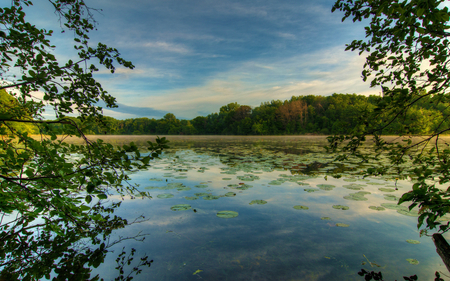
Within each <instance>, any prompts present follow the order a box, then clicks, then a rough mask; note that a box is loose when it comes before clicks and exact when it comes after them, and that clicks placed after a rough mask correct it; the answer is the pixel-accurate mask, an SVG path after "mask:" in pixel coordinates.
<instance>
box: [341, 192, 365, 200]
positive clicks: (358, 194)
mask: <svg viewBox="0 0 450 281" xmlns="http://www.w3.org/2000/svg"><path fill="white" fill-rule="evenodd" d="M366 194H370V192H368V191H358V192H355V193H350V194H349V195H347V196H344V199H347V200H354V201H367V200H368V199H367V198H366V197H364V195H366Z"/></svg>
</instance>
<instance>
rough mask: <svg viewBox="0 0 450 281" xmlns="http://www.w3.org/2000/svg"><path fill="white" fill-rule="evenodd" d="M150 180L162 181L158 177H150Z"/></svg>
mask: <svg viewBox="0 0 450 281" xmlns="http://www.w3.org/2000/svg"><path fill="white" fill-rule="evenodd" d="M149 180H150V181H163V179H158V178H151V179H149Z"/></svg>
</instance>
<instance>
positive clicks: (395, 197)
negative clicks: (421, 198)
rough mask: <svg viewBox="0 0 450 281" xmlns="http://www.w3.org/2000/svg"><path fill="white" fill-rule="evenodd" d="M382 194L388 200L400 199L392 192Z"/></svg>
mask: <svg viewBox="0 0 450 281" xmlns="http://www.w3.org/2000/svg"><path fill="white" fill-rule="evenodd" d="M383 195H384V199H385V200H389V201H398V200H399V199H400V197H397V196H395V195H393V194H383Z"/></svg>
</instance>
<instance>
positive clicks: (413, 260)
mask: <svg viewBox="0 0 450 281" xmlns="http://www.w3.org/2000/svg"><path fill="white" fill-rule="evenodd" d="M406 260H407V261H408V262H409V263H410V264H419V261H418V260H416V259H406Z"/></svg>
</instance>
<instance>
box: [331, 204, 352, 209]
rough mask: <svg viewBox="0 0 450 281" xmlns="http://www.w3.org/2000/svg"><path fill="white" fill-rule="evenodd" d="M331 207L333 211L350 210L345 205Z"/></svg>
mask: <svg viewBox="0 0 450 281" xmlns="http://www.w3.org/2000/svg"><path fill="white" fill-rule="evenodd" d="M332 207H333V209H337V210H348V209H350V207H348V206H345V205H333V206H332Z"/></svg>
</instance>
